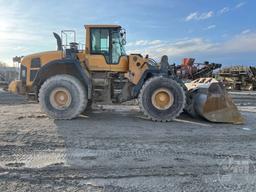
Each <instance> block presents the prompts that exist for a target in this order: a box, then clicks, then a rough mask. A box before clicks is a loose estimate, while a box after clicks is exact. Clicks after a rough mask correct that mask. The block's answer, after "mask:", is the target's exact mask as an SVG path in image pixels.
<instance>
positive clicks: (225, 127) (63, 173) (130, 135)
mask: <svg viewBox="0 0 256 192" xmlns="http://www.w3.org/2000/svg"><path fill="white" fill-rule="evenodd" d="M241 101H242V100H239V102H241ZM252 101H253V102H252V103H255V97H254V100H252ZM241 106H242V107H241V108H240V109H241V110H243V112H242V113H243V115H244V116H245V118H246V119H247V121H246V124H244V125H230V124H213V123H209V122H206V121H204V120H195V119H191V118H190V117H188V116H186V115H182V116H181V117H180V118H179V119H177V120H176V121H174V122H170V123H156V122H151V121H148V120H145V119H144V118H143V116H142V114H140V113H139V111H138V108H137V107H135V106H105V107H103V108H101V109H98V110H95V111H94V112H93V113H92V114H90V116H89V117H87V116H81V117H80V118H78V119H75V120H72V121H54V120H52V119H49V118H48V117H47V116H46V115H44V114H43V113H41V112H40V108H39V105H38V104H36V103H29V102H27V101H26V100H25V98H24V97H20V96H16V95H12V94H8V93H6V92H3V91H0V191H1V192H2V191H3V192H4V191H10V192H13V191H18V192H21V191H22V192H23V191H36V192H41V191H42V192H46V191H60V192H63V191H100V192H102V191H104V192H105V191H111V192H112V191H145V192H149V191H159V192H166V191H175V192H179V191H256V178H255V177H256V167H255V166H256V164H255V162H256V118H255V117H256V109H255V106H253V105H250V106H248V103H247V105H244V104H241Z"/></svg>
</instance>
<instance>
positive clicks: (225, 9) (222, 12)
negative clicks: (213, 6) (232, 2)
mask: <svg viewBox="0 0 256 192" xmlns="http://www.w3.org/2000/svg"><path fill="white" fill-rule="evenodd" d="M229 11H230V8H229V7H223V8H222V9H221V10H219V14H221V15H222V14H224V13H227V12H229Z"/></svg>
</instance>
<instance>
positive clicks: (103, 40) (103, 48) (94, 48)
mask: <svg viewBox="0 0 256 192" xmlns="http://www.w3.org/2000/svg"><path fill="white" fill-rule="evenodd" d="M109 39H110V34H109V30H108V29H92V30H91V53H92V54H103V55H104V56H105V58H106V60H107V63H110V62H111V61H110V47H109Z"/></svg>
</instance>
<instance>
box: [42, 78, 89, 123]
mask: <svg viewBox="0 0 256 192" xmlns="http://www.w3.org/2000/svg"><path fill="white" fill-rule="evenodd" d="M39 103H40V105H41V108H42V110H43V111H44V112H45V113H47V114H48V116H49V117H51V118H53V119H73V118H75V117H77V116H79V115H80V114H81V112H82V111H84V110H85V108H86V106H87V95H86V90H85V87H84V86H83V84H82V83H81V82H80V81H79V80H78V79H77V78H75V77H73V76H71V75H56V76H53V77H51V78H49V79H47V80H46V81H45V82H44V83H43V85H42V86H41V88H40V90H39Z"/></svg>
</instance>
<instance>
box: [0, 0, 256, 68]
mask: <svg viewBox="0 0 256 192" xmlns="http://www.w3.org/2000/svg"><path fill="white" fill-rule="evenodd" d="M255 8H256V1H254V0H246V1H243V0H193V1H191V0H158V1H156V0H129V1H127V0H115V1H114V0H107V1H104V0H72V1H71V0H70V1H67V0H61V1H57V0H51V1H50V0H48V1H47V0H44V1H43V0H40V1H39V0H33V1H32V0H12V1H7V0H0V60H1V61H4V62H7V63H12V57H13V56H16V55H17V56H21V55H27V54H30V53H34V52H41V51H46V50H55V49H56V42H55V39H54V37H53V35H52V32H53V31H56V32H60V31H61V30H62V29H75V30H76V31H77V35H78V41H79V42H81V43H84V27H83V26H84V24H120V25H122V26H123V27H124V28H125V29H126V31H127V41H128V43H127V45H126V50H127V52H128V53H131V52H132V53H142V54H149V55H150V57H153V58H159V57H160V56H161V55H164V54H166V55H168V56H169V61H170V63H173V62H176V63H180V60H181V58H183V57H194V58H196V59H197V61H205V60H210V61H212V62H218V63H222V64H224V65H235V64H244V65H256V22H255V19H256V11H255Z"/></svg>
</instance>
